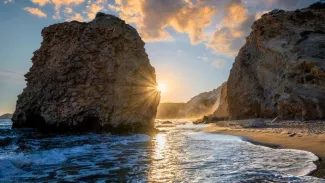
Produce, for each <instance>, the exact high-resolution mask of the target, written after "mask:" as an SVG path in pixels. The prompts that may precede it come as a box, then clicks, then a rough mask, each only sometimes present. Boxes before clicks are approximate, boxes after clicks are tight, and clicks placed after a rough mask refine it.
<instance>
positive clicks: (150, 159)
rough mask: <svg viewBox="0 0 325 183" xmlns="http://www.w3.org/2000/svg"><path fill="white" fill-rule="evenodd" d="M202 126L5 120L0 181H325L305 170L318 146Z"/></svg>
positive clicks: (0, 136)
mask: <svg viewBox="0 0 325 183" xmlns="http://www.w3.org/2000/svg"><path fill="white" fill-rule="evenodd" d="M157 123H160V122H159V121H157ZM203 127H204V125H192V124H191V122H186V121H183V120H174V121H173V126H172V127H163V129H165V130H166V132H164V133H159V134H157V135H155V136H152V137H150V136H147V135H142V134H135V135H127V136H117V135H110V134H85V135H79V136H77V135H75V136H56V137H49V136H48V137H46V136H40V135H37V134H36V133H35V132H34V131H32V130H12V129H10V128H11V121H9V120H0V182H63V181H64V182H325V181H324V180H322V179H317V178H313V177H309V176H304V175H306V174H308V173H309V172H310V171H313V170H315V168H316V166H315V164H314V163H313V161H315V160H317V159H318V158H317V157H316V156H315V155H314V154H312V153H309V152H306V151H298V150H288V149H271V148H268V147H263V146H256V145H253V144H250V143H248V142H245V141H242V140H241V139H240V138H238V137H234V136H226V135H217V134H208V133H204V132H202V131H200V129H202V128H203Z"/></svg>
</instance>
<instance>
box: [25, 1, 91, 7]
mask: <svg viewBox="0 0 325 183" xmlns="http://www.w3.org/2000/svg"><path fill="white" fill-rule="evenodd" d="M31 1H32V3H34V4H37V5H39V6H44V5H46V4H54V6H55V7H56V8H59V7H61V6H70V5H73V4H74V5H78V4H81V3H83V2H84V1H85V0H31Z"/></svg>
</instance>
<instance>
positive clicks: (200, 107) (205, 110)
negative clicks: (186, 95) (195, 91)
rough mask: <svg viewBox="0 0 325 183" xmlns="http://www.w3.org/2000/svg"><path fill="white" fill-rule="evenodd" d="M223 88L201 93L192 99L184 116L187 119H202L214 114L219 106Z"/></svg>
mask: <svg viewBox="0 0 325 183" xmlns="http://www.w3.org/2000/svg"><path fill="white" fill-rule="evenodd" d="M220 93H221V87H218V88H217V89H214V90H212V91H209V92H204V93H200V94H199V95H197V96H195V97H193V98H191V100H189V101H188V102H187V103H186V104H185V107H184V111H183V114H184V116H186V117H187V118H201V117H203V116H205V115H209V114H212V113H213V111H215V110H216V109H217V108H218V106H219V101H220Z"/></svg>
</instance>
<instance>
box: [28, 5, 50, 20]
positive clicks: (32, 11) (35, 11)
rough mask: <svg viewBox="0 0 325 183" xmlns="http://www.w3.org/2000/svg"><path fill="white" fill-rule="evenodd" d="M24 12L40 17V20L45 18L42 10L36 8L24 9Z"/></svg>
mask: <svg viewBox="0 0 325 183" xmlns="http://www.w3.org/2000/svg"><path fill="white" fill-rule="evenodd" d="M24 10H25V11H27V12H29V13H30V14H32V15H36V16H38V17H42V18H45V17H47V15H46V14H45V13H44V12H43V11H42V10H40V9H38V8H31V7H25V8H24Z"/></svg>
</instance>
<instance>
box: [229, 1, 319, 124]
mask: <svg viewBox="0 0 325 183" xmlns="http://www.w3.org/2000/svg"><path fill="white" fill-rule="evenodd" d="M228 103H229V112H230V116H232V118H233V119H242V118H265V117H267V118H273V117H276V116H279V117H280V118H282V119H324V118H325V9H324V6H318V5H317V6H314V7H313V6H311V7H310V8H306V9H302V10H296V11H290V12H288V11H283V10H274V11H272V12H270V13H268V14H265V15H263V16H262V18H261V19H259V20H257V21H256V22H255V23H254V25H253V26H252V32H251V34H250V35H249V37H248V38H247V42H246V44H245V45H244V46H243V47H242V48H241V50H240V52H239V54H238V56H237V58H236V60H235V63H234V65H233V68H232V69H231V73H230V77H229V80H228Z"/></svg>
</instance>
